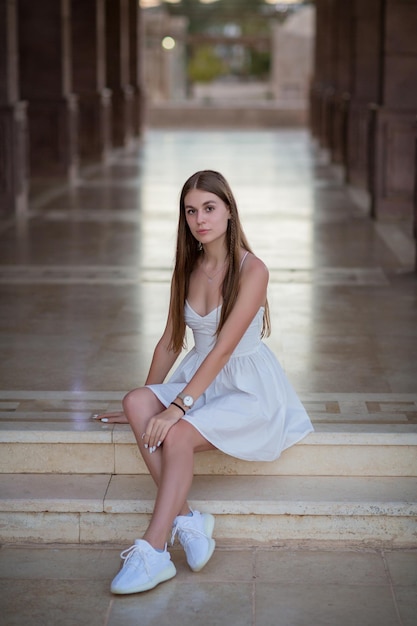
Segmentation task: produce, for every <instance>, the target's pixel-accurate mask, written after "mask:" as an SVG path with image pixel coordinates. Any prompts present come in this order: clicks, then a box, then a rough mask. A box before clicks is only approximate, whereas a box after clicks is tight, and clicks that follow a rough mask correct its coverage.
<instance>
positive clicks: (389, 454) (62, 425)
mask: <svg viewBox="0 0 417 626" xmlns="http://www.w3.org/2000/svg"><path fill="white" fill-rule="evenodd" d="M315 428H316V430H315V432H314V433H311V434H310V435H308V436H307V437H306V438H305V439H303V440H302V441H301V442H300V443H298V444H297V445H295V446H293V447H292V448H290V449H288V450H285V451H284V452H283V454H282V455H281V457H280V458H279V459H278V460H277V461H274V462H271V463H257V462H245V461H240V460H238V459H234V458H231V457H228V456H226V455H225V454H222V453H220V452H210V453H204V454H198V455H196V464H195V473H196V474H202V475H207V474H213V475H214V474H224V475H291V476H294V475H299V476H302V475H305V476H312V475H317V476H416V475H417V424H352V423H339V424H334V423H332V424H323V423H319V424H316V425H315ZM14 472H17V473H21V472H25V473H37V474H39V473H58V474H60V473H64V474H65V473H76V474H83V473H84V474H88V473H95V474H147V469H146V467H145V465H144V463H143V461H142V459H141V457H140V455H139V453H138V450H137V447H136V443H135V440H134V437H133V434H132V432H131V430H130V427H129V426H127V425H126V426H125V425H105V424H99V423H94V422H91V421H89V422H82V421H80V422H76V421H75V422H33V421H32V422H23V421H17V422H12V421H9V422H1V423H0V473H14Z"/></svg>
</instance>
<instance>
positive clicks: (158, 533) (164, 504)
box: [123, 387, 214, 549]
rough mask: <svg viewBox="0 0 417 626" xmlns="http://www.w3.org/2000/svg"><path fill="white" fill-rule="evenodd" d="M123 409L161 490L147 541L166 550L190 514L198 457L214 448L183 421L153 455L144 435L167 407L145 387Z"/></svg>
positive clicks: (126, 399)
mask: <svg viewBox="0 0 417 626" xmlns="http://www.w3.org/2000/svg"><path fill="white" fill-rule="evenodd" d="M123 408H124V412H125V414H126V416H127V418H128V420H129V423H130V425H131V427H132V430H133V432H134V434H135V438H136V442H137V444H138V447H139V450H140V452H141V454H142V457H143V459H144V461H145V463H146V466H147V468H148V469H149V472H150V474H151V476H152V478H153V479H154V481H155V483H156V485H157V487H158V494H157V497H156V501H155V507H154V512H153V515H152V519H151V522H150V524H149V527H148V529H147V531H146V533H145V536H144V539H146V540H147V541H148V542H149V543H150V544H151V545H152V546H153V547H154V548H160V549H163V548H164V546H165V542H166V538H167V536H168V533H169V531H170V529H171V527H172V523H173V521H174V519H175V517H176V516H177V515H187V513H189V512H190V507H189V506H188V503H187V500H186V498H187V494H188V492H189V489H190V487H191V483H192V480H193V470H194V453H195V452H202V451H205V450H213V449H214V447H213V446H212V445H211V444H210V443H208V441H207V440H206V439H204V437H203V436H202V435H200V433H199V432H198V431H197V430H196V429H195V428H194V427H193V426H192V425H191V424H189V423H188V422H185V421H182V420H180V421H179V422H178V423H177V424H175V425H174V426H173V427H172V428H171V429H170V431H169V432H168V435H167V437H166V438H165V441H164V443H163V445H162V446H161V447H160V448H157V449H156V451H155V452H153V453H152V454H150V453H149V449H146V448H145V447H144V444H143V440H142V433H144V432H145V430H146V426H147V424H148V421H149V420H150V419H151V417H153V416H154V415H156V414H157V413H159V412H160V411H162V410H163V409H164V406H163V405H162V404H161V402H160V401H159V400H158V399H157V398H156V396H155V395H154V394H153V393H152V391H151V390H150V389H147V388H146V387H143V388H140V389H135V390H134V391H131V392H130V393H128V394H127V396H126V397H125V398H124V400H123Z"/></svg>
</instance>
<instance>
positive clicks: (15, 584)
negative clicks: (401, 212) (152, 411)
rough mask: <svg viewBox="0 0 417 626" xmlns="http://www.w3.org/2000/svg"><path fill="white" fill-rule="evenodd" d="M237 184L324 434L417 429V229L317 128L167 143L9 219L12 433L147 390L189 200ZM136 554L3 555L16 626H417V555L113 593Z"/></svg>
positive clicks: (374, 554)
mask: <svg viewBox="0 0 417 626" xmlns="http://www.w3.org/2000/svg"><path fill="white" fill-rule="evenodd" d="M203 168H212V169H218V170H220V171H221V172H222V173H223V174H224V175H225V176H226V177H227V178H228V179H229V181H230V183H231V185H232V188H233V190H234V192H235V195H236V198H237V200H238V205H239V207H240V211H241V217H242V221H243V225H244V227H245V230H246V233H247V236H248V238H249V241H250V242H251V245H252V247H253V248H254V250H255V252H256V253H257V254H258V255H259V256H260V257H261V258H263V260H264V261H265V262H266V263H267V265H268V266H269V269H270V288H269V299H270V304H271V310H272V325H273V333H272V336H271V337H270V338H269V339H268V340H267V341H268V343H269V345H270V346H271V348H272V349H273V350H274V351H275V352H276V354H277V356H278V358H279V359H280V361H281V363H282V364H283V366H284V368H285V370H286V372H287V374H288V376H289V378H290V380H291V381H292V383H293V385H294V387H295V388H296V390H297V392H298V393H299V395H300V397H301V399H302V400H303V402H304V403H305V406H306V407H307V409H308V411H309V413H310V415H311V417H312V419H313V421H316V422H317V421H322V422H323V421H324V422H338V421H350V422H360V423H361V422H363V423H371V424H372V423H381V422H383V423H393V424H409V423H413V422H414V423H415V422H416V421H417V275H416V274H415V273H414V271H413V266H414V245H413V241H412V239H411V237H410V236H409V225H398V224H395V223H392V224H378V223H375V222H372V221H371V220H369V218H368V217H367V215H366V211H365V210H364V208H363V207H361V206H360V205H359V204H356V203H354V202H353V199H352V195H351V193H349V191H348V189H347V188H346V187H345V186H344V185H343V184H342V182H341V179H340V175H339V173H338V172H337V171H335V170H334V169H333V168H331V167H329V165H328V163H327V161H326V159H325V158H324V155H322V154H321V153H320V151H318V150H317V147H316V146H315V145H314V143H313V142H312V141H311V138H310V137H309V135H308V133H307V132H306V131H304V130H279V131H272V130H268V131H245V132H238V131H230V132H228V131H221V132H220V131H219V132H217V131H210V132H204V131H199V132H190V131H171V130H164V131H162V130H161V131H156V130H154V131H148V132H147V133H146V135H145V137H144V140H143V143H142V145H140V146H138V147H137V148H136V149H134V150H132V151H131V152H130V153H119V154H115V156H114V158H113V159H112V161H111V162H110V163H109V164H108V165H106V166H102V167H97V168H90V169H89V170H87V171H84V172H83V174H82V176H81V179H80V181H79V184H78V185H77V186H76V187H74V188H72V189H71V190H68V189H66V188H65V187H61V188H54V189H52V188H45V189H43V190H40V191H39V190H38V192H37V193H36V194H33V197H32V201H31V204H30V211H29V214H28V215H26V216H21V217H20V218H19V219H17V220H13V219H9V220H3V221H0V342H1V344H0V345H1V352H2V359H1V362H0V389H1V391H0V422H1V421H3V422H6V421H10V420H20V421H22V422H26V423H30V422H38V421H44V422H47V421H48V420H51V419H53V420H63V421H85V420H89V419H90V418H91V414H92V413H95V412H97V411H102V410H112V409H116V408H118V407H119V405H120V398H121V397H122V395H123V393H124V392H125V391H127V390H129V389H130V388H132V387H134V386H136V385H138V384H141V383H142V382H143V379H144V377H145V376H146V372H147V368H148V366H149V362H150V358H151V354H152V350H153V346H154V343H155V341H156V339H157V338H158V336H159V334H160V333H161V331H162V329H163V326H164V322H165V315H166V306H167V301H168V289H169V279H170V272H171V268H172V261H173V255H174V245H175V229H176V222H177V204H178V196H179V191H180V188H181V186H182V184H183V182H184V181H185V179H186V178H187V177H188V176H189V175H190V174H192V173H193V172H194V171H196V170H198V169H203ZM119 551H120V548H119V547H117V548H109V547H106V548H103V547H96V546H91V547H80V546H78V547H74V546H72V547H71V546H59V547H58V546H43V547H40V546H31V547H28V548H24V547H20V546H19V547H13V546H2V548H1V549H0V578H1V585H0V592H1V600H0V623H1V624H5V625H7V626H8V625H12V624H17V625H19V626H20V625H22V624H31V625H32V624H33V625H35V626H38V625H39V626H40V625H42V626H44V625H51V626H52V625H53V626H55V625H57V624H59V625H60V626H61V625H66V624H77V625H78V624H81V625H83V624H92V625H93V624H100V625H101V624H103V625H104V624H105V625H107V624H112V625H117V626H118V625H125V624H126V625H128V624H140V625H141V626H142V625H145V624H151V623H152V624H159V625H160V626H163V625H164V624H168V623H169V624H175V625H176V624H189V623H190V624H191V623H195V622H196V620H197V621H198V623H199V624H202V625H210V626H211V625H214V624H223V623H227V624H230V625H232V626H235V625H236V626H241V625H242V626H243V625H244V624H252V625H256V626H275V625H277V626H281V625H282V626H284V625H285V626H287V625H288V626H293V625H297V626H298V625H299V626H303V625H304V624H305V625H308V626H322V625H323V626H325V625H329V626H335V625H336V624H338V625H341V626H345V625H346V626H347V625H352V626H359V625H360V626H365V625H369V626H385V625H387V626H394V625H395V626H397V625H398V626H408V625H411V624H415V615H416V614H417V599H416V598H417V595H416V589H417V553H416V552H415V551H413V550H405V551H401V550H397V551H392V552H389V551H388V552H384V551H366V550H362V551H356V552H355V551H346V550H343V548H342V547H341V548H340V550H335V549H333V550H325V549H315V550H314V549H313V550H312V549H309V550H307V549H302V548H300V547H297V548H294V549H293V550H292V549H291V548H290V547H286V548H285V549H283V548H282V549H278V548H272V547H271V548H270V549H266V548H265V549H259V548H253V547H250V546H238V547H236V548H233V547H227V546H222V547H221V548H220V549H219V550H218V551H216V553H215V557H214V558H213V560H212V562H210V564H209V565H208V566H207V568H206V569H205V570H204V571H203V572H202V573H201V574H198V575H192V574H191V573H190V572H188V571H187V568H186V566H185V563H184V560H183V557H182V555H181V554H180V553H179V552H176V551H174V561H175V562H176V564H177V565H178V576H177V578H176V579H175V580H174V581H171V582H169V583H167V584H165V585H163V586H161V587H160V588H158V589H157V590H155V591H153V592H151V593H148V594H145V595H143V596H133V597H129V598H112V597H111V595H110V593H109V590H108V584H109V580H110V578H111V577H112V576H113V575H114V573H115V570H116V569H117V553H118V552H119Z"/></svg>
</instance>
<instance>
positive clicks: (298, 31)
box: [271, 6, 315, 108]
mask: <svg viewBox="0 0 417 626" xmlns="http://www.w3.org/2000/svg"><path fill="white" fill-rule="evenodd" d="M314 29H315V9H314V7H312V6H306V7H303V8H302V9H300V10H299V11H297V12H296V13H294V14H293V15H291V16H290V17H288V19H287V20H286V21H285V22H284V23H283V24H278V23H277V24H275V25H274V26H273V29H272V68H271V92H272V93H273V95H274V98H275V100H276V103H277V104H278V105H279V106H285V107H295V108H307V107H308V94H309V87H310V82H311V75H312V68H313V48H314Z"/></svg>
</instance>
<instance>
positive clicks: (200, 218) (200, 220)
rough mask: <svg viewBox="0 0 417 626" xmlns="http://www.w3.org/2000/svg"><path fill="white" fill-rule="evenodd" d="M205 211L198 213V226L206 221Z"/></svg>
mask: <svg viewBox="0 0 417 626" xmlns="http://www.w3.org/2000/svg"><path fill="white" fill-rule="evenodd" d="M204 217H205V216H204V211H198V212H197V224H202V223H203V222H204V221H205V219H204Z"/></svg>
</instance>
